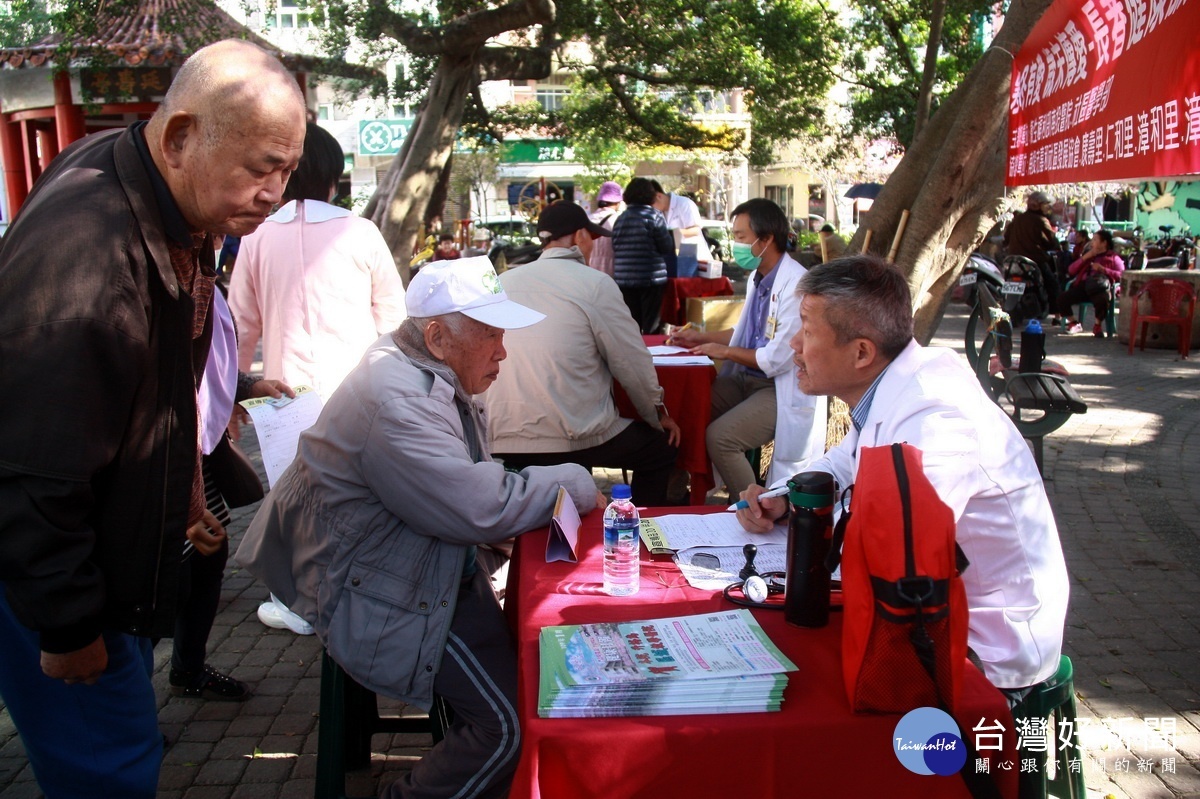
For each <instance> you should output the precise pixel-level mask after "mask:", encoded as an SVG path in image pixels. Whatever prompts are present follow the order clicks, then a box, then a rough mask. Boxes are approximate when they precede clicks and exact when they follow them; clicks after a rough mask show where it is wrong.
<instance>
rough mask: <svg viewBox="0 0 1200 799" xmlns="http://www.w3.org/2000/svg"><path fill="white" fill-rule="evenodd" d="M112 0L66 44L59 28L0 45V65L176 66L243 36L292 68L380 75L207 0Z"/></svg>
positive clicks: (345, 74) (364, 76)
mask: <svg viewBox="0 0 1200 799" xmlns="http://www.w3.org/2000/svg"><path fill="white" fill-rule="evenodd" d="M115 5H116V9H114V12H113V13H111V14H106V13H105V12H103V11H102V12H101V14H100V17H99V18H98V21H97V25H96V30H95V32H94V33H92V34H91V35H89V36H87V37H80V38H79V39H78V40H76V41H72V42H69V43H67V44H66V46H65V47H64V42H63V37H62V35H61V34H51V35H50V36H47V37H45V38H43V39H41V40H40V41H37V42H34V43H32V44H28V45H11V46H0V65H2V67H3V68H5V69H21V68H24V67H42V66H49V65H50V62H54V63H55V64H56V65H58V66H62V67H72V66H77V65H82V64H85V63H86V64H89V65H95V66H103V65H105V64H110V65H113V66H122V65H125V66H132V67H162V66H168V67H177V66H179V65H181V64H183V62H184V61H186V60H187V57H188V56H189V55H191V54H192V53H193V52H195V51H196V50H199V49H200V48H201V47H203V46H205V45H207V44H211V43H213V42H217V41H220V40H222V39H243V40H245V41H248V42H252V43H254V44H256V45H258V46H259V47H261V48H262V49H264V50H266V51H267V52H269V53H272V54H273V55H275V56H276V57H278V58H279V60H280V61H282V62H283V64H284V66H286V67H287V68H288V69H289V70H292V71H293V72H308V73H316V74H323V75H334V76H338V77H344V78H355V79H360V80H373V79H378V78H380V77H382V76H381V74H380V73H379V72H377V71H376V70H374V69H371V68H370V67H365V66H360V65H358V64H347V63H345V62H340V61H333V60H331V59H324V58H316V57H313V56H304V55H299V54H297V53H289V52H287V51H286V50H281V49H280V48H278V47H276V46H275V45H273V44H271V43H270V42H268V41H267V40H266V39H264V38H262V37H261V36H259V35H258V34H256V33H254V32H253V31H252V30H250V29H249V28H247V27H246V26H245V25H242V24H241V23H240V22H238V21H237V20H235V19H234V18H233V17H231V16H230V15H229V14H227V13H225V11H223V10H222V9H220V8H219V7H218V6H216V5H215V4H214V3H212V2H210V0H140V1H139V2H136V3H134V2H131V3H120V2H118V3H116V4H115ZM117 9H119V10H117ZM126 9H129V10H128V11H126ZM64 55H65V58H64ZM61 61H65V62H66V63H60V62H61Z"/></svg>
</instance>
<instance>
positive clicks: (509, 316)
mask: <svg viewBox="0 0 1200 799" xmlns="http://www.w3.org/2000/svg"><path fill="white" fill-rule="evenodd" d="M404 304H405V306H406V307H407V308H408V315H409V316H416V317H422V318H423V317H431V316H442V315H443V314H448V313H455V312H457V313H461V314H465V315H466V316H469V317H471V318H472V319H474V320H475V321H477V322H483V323H484V324H485V325H491V326H492V327H498V328H501V329H503V330H515V329H517V328H520V327H529V326H530V325H532V324H537V323H538V322H540V321H542V320H543V319H545V318H546V315H545V314H543V313H538V312H537V311H535V310H533V309H532V308H526V307H525V306H524V305H521V304H520V303H516V302H513V301H512V300H510V299H509V298H508V295H507V294H505V293H504V287H503V286H501V285H500V278H499V277H498V276H497V275H496V269H495V267H493V266H492V262H491V260H489V259H488V257H487V256H486V255H479V256H475V257H472V258H456V259H453V260H448V261H433V262H432V263H429V264H426V265H425V266H424V267H422V268H421V271H420V272H417V276H416V277H414V278H413V279H412V282H411V283H409V284H408V290H407V291H406V292H405V294H404Z"/></svg>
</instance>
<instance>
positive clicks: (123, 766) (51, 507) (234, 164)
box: [0, 41, 305, 799]
mask: <svg viewBox="0 0 1200 799" xmlns="http://www.w3.org/2000/svg"><path fill="white" fill-rule="evenodd" d="M304 119H305V108H304V98H303V95H302V94H301V92H300V88H299V86H298V85H297V83H296V80H295V78H294V77H293V76H292V75H291V74H289V73H288V71H287V70H286V69H284V67H283V65H282V64H280V63H279V61H278V60H276V59H275V58H273V57H272V56H270V55H268V54H267V53H265V52H264V51H262V50H260V49H259V48H257V47H255V46H253V45H251V44H248V43H246V42H237V41H227V42H219V43H217V44H214V45H211V46H209V47H206V48H203V49H201V50H199V51H197V52H196V53H195V54H193V55H192V56H191V58H189V59H188V61H187V63H185V64H184V65H183V67H182V68H181V69H180V70H179V72H178V73H177V74H176V76H175V78H174V80H173V82H172V84H171V87H170V89H169V90H168V92H167V94H166V96H165V97H164V98H163V100H162V104H161V105H160V106H159V107H158V110H157V111H155V113H154V116H153V117H152V118H151V119H150V121H149V122H148V123H145V122H138V123H135V124H133V125H131V126H130V127H128V128H126V129H124V130H117V131H109V132H105V133H98V134H96V135H94V136H89V137H87V138H85V139H83V140H82V141H79V142H76V143H75V144H72V145H71V146H70V147H67V148H66V149H64V150H63V151H62V152H61V153H59V155H58V156H57V157H56V158H55V159H54V160H53V162H51V164H50V166H49V168H48V169H47V170H46V171H45V173H44V174H43V175H42V176H41V178H40V179H39V180H38V183H37V185H35V186H34V188H33V192H32V193H31V194H30V195H29V198H28V200H26V202H25V205H24V206H23V207H22V208H21V211H20V213H19V214H18V216H17V218H16V221H15V222H14V223H13V225H12V227H10V228H9V230H8V233H7V235H6V236H5V237H4V246H3V249H2V250H0V296H3V297H5V299H6V302H4V303H0V363H3V365H4V366H3V368H2V369H0V418H3V419H5V420H7V421H8V424H6V425H4V426H3V429H0V594H3V598H0V641H3V642H4V643H3V646H2V647H0V695H2V696H3V699H4V701H5V703H6V704H7V706H8V710H9V712H10V713H11V715H12V718H13V720H14V722H15V723H16V726H17V729H18V730H19V731H20V733H21V738H22V740H23V741H24V744H25V750H26V752H27V753H28V756H29V760H30V763H31V764H32V766H33V771H34V774H35V776H36V777H37V779H38V782H39V783H40V785H41V787H42V789H43V791H44V792H45V793H46V794H47V795H48V796H52V797H54V796H71V797H83V796H97V797H101V796H103V797H109V796H112V797H118V796H119V797H122V799H153V797H154V796H155V794H156V791H157V786H158V772H159V767H160V764H161V761H162V736H161V734H160V733H159V730H158V724H157V705H156V702H155V698H154V689H153V687H152V686H151V684H150V672H151V669H152V668H153V656H152V652H151V645H150V641H151V639H152V638H157V637H164V636H170V635H171V634H172V633H173V631H174V629H175V618H176V606H177V602H178V599H179V594H180V566H181V562H182V557H183V551H184V538H185V535H186V537H187V538H188V539H190V540H192V541H193V543H195V542H197V541H200V542H204V543H209V544H219V542H220V541H222V540H223V539H224V535H225V532H224V530H223V529H222V527H221V524H220V522H218V521H217V519H216V518H215V517H214V516H213V514H212V513H211V512H209V511H208V510H207V509H206V508H205V502H204V498H205V497H204V481H203V478H202V477H201V474H200V446H199V435H198V433H199V430H198V427H199V421H198V414H197V397H196V386H197V385H198V384H199V382H200V377H201V375H202V374H203V372H204V366H205V362H206V359H207V357H208V350H209V343H210V341H211V337H212V329H213V320H212V314H211V313H210V312H209V309H210V307H211V302H212V292H213V280H214V278H215V271H214V268H213V267H214V264H213V260H214V258H213V243H212V234H229V235H234V236H244V235H246V234H247V233H251V232H253V231H254V229H255V228H257V227H258V226H259V224H261V223H262V221H263V220H264V219H266V217H267V215H268V214H269V213H271V208H272V206H274V205H275V203H277V202H278V201H279V198H280V197H281V196H282V193H283V189H284V186H285V185H286V184H287V180H288V177H289V176H290V175H291V172H292V170H293V169H295V168H296V164H297V163H298V161H299V159H300V153H301V148H302V147H303V144H304ZM259 385H267V384H266V382H265V381H263V382H262V383H260V384H259ZM214 675H215V672H213V673H209V672H207V671H206V672H205V674H202V675H197V676H198V677H200V678H201V679H209V678H214V679H215V677H214ZM219 676H221V677H222V678H223V675H219Z"/></svg>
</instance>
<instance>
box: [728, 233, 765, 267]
mask: <svg viewBox="0 0 1200 799" xmlns="http://www.w3.org/2000/svg"><path fill="white" fill-rule="evenodd" d="M755 244H758V239H755V240H754V242H753V243H752V244H745V243H743V242H740V241H735V242H733V246H732V247H730V252H731V253H732V254H733V262H734V263H735V264H737V265H738V266H740V267H741V268H742V269H749V270H753V269H758V265H759V264H761V263H762V256H761V255H755V254H754V245H755Z"/></svg>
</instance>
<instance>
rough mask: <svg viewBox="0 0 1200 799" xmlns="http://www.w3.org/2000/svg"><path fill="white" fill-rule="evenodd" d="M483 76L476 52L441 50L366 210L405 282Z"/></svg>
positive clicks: (410, 273)
mask: <svg viewBox="0 0 1200 799" xmlns="http://www.w3.org/2000/svg"><path fill="white" fill-rule="evenodd" d="M478 80H479V70H478V66H477V64H476V63H475V61H474V59H473V58H470V57H468V58H453V57H451V56H442V58H441V61H440V62H439V63H438V67H437V70H436V71H435V72H434V76H433V82H432V83H430V85H429V93H428V94H427V95H426V98H425V102H424V103H422V105H421V109H420V111H419V112H418V113H417V120H416V122H415V123H414V125H413V127H412V130H410V131H409V133H408V136H407V137H406V138H405V140H404V146H403V147H402V148H401V150H400V153H399V154H398V155H397V156H396V159H395V160H394V161H393V162H392V165H391V167H389V168H388V172H387V175H386V176H385V177H384V179H383V182H382V184H380V186H379V188H378V189H377V190H376V192H375V196H374V197H372V198H371V202H370V203H369V204H368V205H367V209H366V211H365V212H364V216H367V217H369V218H370V219H371V220H373V221H374V222H375V224H376V225H378V226H379V230H380V232H382V233H383V238H384V241H386V242H387V244H388V247H389V248H390V249H391V251H392V257H393V258H394V259H395V260H396V267H397V269H398V270H399V272H400V277H401V279H402V280H403V281H404V283H405V285H407V284H408V280H409V278H410V277H411V276H412V271H411V268H410V266H409V261H410V260H411V258H412V253H413V245H414V244H415V243H416V239H417V234H418V232H419V231H420V229H421V225H422V223H423V222H424V221H425V215H426V212H427V211H428V210H429V204H430V203H429V200H430V198H431V197H433V195H434V193H435V189H436V188H437V185H438V183H439V181H440V180H441V179H442V176H443V174H444V172H445V170H446V167H447V164H448V163H449V160H450V155H451V153H452V152H453V150H454V137H455V135H456V134H457V133H458V128H459V124H460V123H461V122H462V116H463V108H464V107H465V105H466V101H467V98H468V97H470V95H471V90H472V88H473V86H474V84H475V83H476V82H478ZM443 199H444V198H443Z"/></svg>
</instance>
